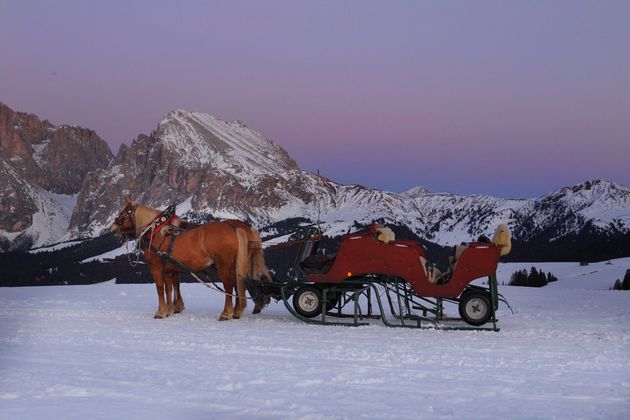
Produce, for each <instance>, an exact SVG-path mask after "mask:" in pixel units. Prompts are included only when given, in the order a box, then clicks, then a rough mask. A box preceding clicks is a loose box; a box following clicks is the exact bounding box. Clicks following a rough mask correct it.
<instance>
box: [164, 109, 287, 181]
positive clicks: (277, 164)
mask: <svg viewBox="0 0 630 420" xmlns="http://www.w3.org/2000/svg"><path fill="white" fill-rule="evenodd" d="M153 137H156V138H159V140H160V142H161V143H163V144H164V146H165V147H166V148H167V149H168V150H169V151H170V152H171V153H173V154H174V155H176V156H177V157H178V160H179V161H180V163H181V164H183V165H185V166H186V167H187V168H190V169H198V168H200V167H205V166H208V165H210V166H212V167H213V168H215V169H216V170H218V171H223V172H230V173H232V174H238V173H242V172H247V173H248V174H250V175H262V174H268V173H270V172H273V173H283V172H286V171H290V170H295V169H298V166H297V164H296V163H295V161H294V160H293V159H292V158H291V156H289V154H288V153H287V152H286V151H285V150H284V149H282V148H281V147H280V146H278V145H276V144H274V143H273V142H272V141H270V140H268V139H267V138H265V137H264V136H263V135H261V134H260V133H257V132H256V131H254V130H251V129H250V128H248V127H247V126H246V125H245V124H244V123H242V122H240V121H238V120H235V121H232V122H226V121H223V120H221V119H219V118H216V117H214V116H212V115H209V114H205V113H200V112H189V111H185V110H182V109H178V110H175V111H172V112H170V113H169V114H168V115H167V116H166V117H164V118H163V119H162V121H160V123H159V125H158V128H157V130H156V131H155V132H154V133H153Z"/></svg>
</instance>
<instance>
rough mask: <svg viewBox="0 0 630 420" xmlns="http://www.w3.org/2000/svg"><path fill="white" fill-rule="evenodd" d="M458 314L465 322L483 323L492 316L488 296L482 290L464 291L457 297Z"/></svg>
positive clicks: (476, 324) (471, 323)
mask: <svg viewBox="0 0 630 420" xmlns="http://www.w3.org/2000/svg"><path fill="white" fill-rule="evenodd" d="M459 315H460V316H461V318H462V319H463V320H464V321H466V323H467V324H470V325H474V326H479V325H483V324H485V323H486V322H488V320H489V319H490V317H491V316H492V310H491V302H490V296H489V295H488V294H487V293H483V292H467V293H464V294H463V295H462V297H461V298H460V299H459Z"/></svg>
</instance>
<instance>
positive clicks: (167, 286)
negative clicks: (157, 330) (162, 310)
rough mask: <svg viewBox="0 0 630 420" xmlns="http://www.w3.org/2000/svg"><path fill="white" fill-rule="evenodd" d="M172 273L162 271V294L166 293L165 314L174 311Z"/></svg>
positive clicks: (169, 314)
mask: <svg viewBox="0 0 630 420" xmlns="http://www.w3.org/2000/svg"><path fill="white" fill-rule="evenodd" d="M174 277H175V276H174V275H173V273H164V292H165V293H164V294H165V295H166V316H171V315H173V314H174V313H175V308H174V306H173V278H174Z"/></svg>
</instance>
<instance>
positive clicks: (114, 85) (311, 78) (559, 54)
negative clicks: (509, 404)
mask: <svg viewBox="0 0 630 420" xmlns="http://www.w3.org/2000/svg"><path fill="white" fill-rule="evenodd" d="M628 22H630V2H628V1H619V2H617V1H599V2H595V1H526V2H525V1H518V2H517V1H479V2H469V1H448V2H442V1H316V2H315V1H313V2H305V1H271V0H270V1H234V0H231V1H187V0H183V1H139V0H138V1H113V0H109V1H101V2H96V1H94V2H92V1H89V2H86V1H63V0H58V1H54V2H51V1H30V0H19V1H18V0H14V1H13V0H0V45H2V48H1V49H0V102H3V103H5V104H7V105H8V106H10V107H11V108H13V109H14V110H18V111H25V112H29V113H34V114H36V115H38V116H39V117H41V118H45V119H48V120H50V121H51V122H52V123H54V124H76V125H81V126H84V127H88V128H92V129H94V130H95V131H96V132H97V134H99V135H100V136H101V137H102V138H103V139H105V140H106V141H107V142H108V143H109V145H110V147H111V148H112V150H113V151H114V153H115V152H117V150H118V148H119V146H120V145H121V144H123V143H125V144H130V143H131V142H132V141H133V139H134V138H135V137H136V136H137V135H138V134H140V133H145V134H149V133H150V132H151V131H152V130H154V129H155V128H156V127H157V124H158V123H159V121H160V120H161V119H162V117H163V116H165V115H166V114H167V113H168V112H169V111H171V110H174V109H178V108H183V109H186V110H189V111H199V112H206V113H209V114H212V115H214V116H216V117H219V118H222V119H225V120H230V121H231V120H234V119H238V120H241V121H243V122H245V123H246V124H247V125H248V126H249V127H250V128H252V129H254V130H256V131H258V132H260V133H262V134H263V135H265V136H266V137H267V138H269V139H271V140H273V141H274V142H276V143H278V144H280V145H281V146H282V147H284V148H285V149H286V150H287V151H288V152H289V153H290V154H291V156H293V157H294V158H295V160H296V161H297V162H298V164H299V166H300V167H301V168H302V169H304V170H308V171H313V172H315V171H317V170H319V171H320V173H321V174H322V175H325V176H327V177H328V178H331V179H333V180H335V181H338V182H342V183H357V184H362V185H365V186H370V187H376V188H383V189H386V190H390V191H404V190H406V189H408V188H411V187H413V186H417V185H423V186H426V187H427V188H429V189H430V190H432V191H450V192H454V193H457V194H491V195H495V196H499V197H508V198H509V197H514V198H517V197H518V198H528V197H535V196H540V195H543V194H546V193H548V192H550V191H552V190H555V189H558V188H561V187H563V186H569V185H574V184H576V183H579V182H582V181H585V180H588V179H596V178H603V179H607V180H609V181H613V182H617V183H621V184H624V185H630V167H629V165H628V156H630V24H628Z"/></svg>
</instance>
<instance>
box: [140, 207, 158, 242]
mask: <svg viewBox="0 0 630 420" xmlns="http://www.w3.org/2000/svg"><path fill="white" fill-rule="evenodd" d="M159 213H160V211H159V210H156V209H152V208H151V207H147V206H145V205H144V204H140V203H136V212H135V216H134V217H135V220H134V222H135V225H136V235H140V233H142V231H143V230H144V228H145V227H147V225H148V224H149V223H151V222H152V221H153V219H155V217H156V216H157V215H158V214H159Z"/></svg>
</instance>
